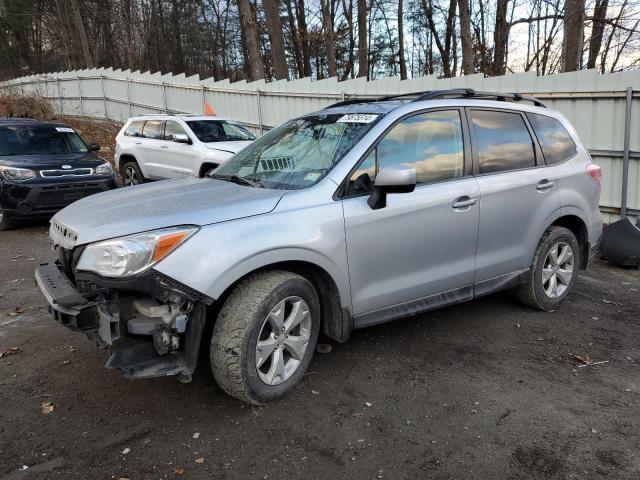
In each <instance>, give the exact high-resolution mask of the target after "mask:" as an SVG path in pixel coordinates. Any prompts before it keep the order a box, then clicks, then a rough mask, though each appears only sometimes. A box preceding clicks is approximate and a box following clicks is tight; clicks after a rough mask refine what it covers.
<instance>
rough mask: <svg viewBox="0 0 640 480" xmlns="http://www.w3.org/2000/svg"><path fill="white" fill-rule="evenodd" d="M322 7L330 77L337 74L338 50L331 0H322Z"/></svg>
mask: <svg viewBox="0 0 640 480" xmlns="http://www.w3.org/2000/svg"><path fill="white" fill-rule="evenodd" d="M320 3H321V8H322V21H323V24H324V48H325V50H326V52H327V69H328V71H329V76H330V77H335V76H336V75H337V70H336V50H335V46H334V44H333V18H332V16H331V9H330V8H329V0H320Z"/></svg>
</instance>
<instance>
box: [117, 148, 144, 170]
mask: <svg viewBox="0 0 640 480" xmlns="http://www.w3.org/2000/svg"><path fill="white" fill-rule="evenodd" d="M127 162H136V163H137V164H138V168H140V164H139V163H138V159H137V158H136V157H134V156H133V155H132V154H131V153H123V154H122V155H120V158H118V171H119V172H120V174H122V167H123V166H124V164H125V163H127Z"/></svg>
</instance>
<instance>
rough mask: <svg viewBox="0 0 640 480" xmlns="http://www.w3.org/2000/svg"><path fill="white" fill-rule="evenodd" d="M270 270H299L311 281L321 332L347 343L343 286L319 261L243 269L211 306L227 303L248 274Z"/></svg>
mask: <svg viewBox="0 0 640 480" xmlns="http://www.w3.org/2000/svg"><path fill="white" fill-rule="evenodd" d="M267 270H286V271H289V272H293V273H297V274H298V275H300V276H302V277H304V278H306V279H307V280H309V281H310V282H311V284H312V285H313V287H314V288H315V290H316V292H317V294H318V300H319V301H320V308H321V312H320V314H321V317H320V318H321V320H320V321H321V325H320V327H321V331H322V333H324V334H325V335H327V336H328V337H329V338H331V339H332V340H335V341H337V342H345V341H346V340H347V339H348V338H349V335H350V333H351V330H352V326H353V322H352V320H351V315H350V313H349V310H348V309H347V308H344V307H343V306H342V301H343V300H344V298H343V295H341V293H340V288H339V287H338V284H337V283H336V281H335V279H334V278H333V277H332V275H331V274H330V273H329V272H328V271H327V270H326V269H325V268H323V267H322V266H320V265H318V264H317V263H314V262H311V261H306V260H285V261H278V262H273V263H269V264H265V265H262V266H260V267H258V268H254V269H252V270H250V271H246V272H244V273H243V274H242V275H240V276H238V277H237V278H235V280H234V281H233V282H232V283H230V284H229V285H228V286H227V287H226V288H225V289H224V291H222V293H221V294H220V295H219V296H218V298H217V299H216V301H215V302H214V305H213V306H212V307H211V308H212V310H213V313H214V314H215V313H217V310H218V309H219V308H220V307H221V306H222V305H223V304H224V302H225V301H226V299H227V297H228V296H229V294H230V293H231V292H232V291H233V289H234V288H235V287H236V286H237V285H238V283H240V282H241V281H242V280H244V279H245V278H246V277H247V276H249V275H252V274H254V273H256V272H260V271H267Z"/></svg>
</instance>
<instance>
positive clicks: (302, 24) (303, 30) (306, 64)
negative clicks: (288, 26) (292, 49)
mask: <svg viewBox="0 0 640 480" xmlns="http://www.w3.org/2000/svg"><path fill="white" fill-rule="evenodd" d="M296 17H297V20H298V33H299V35H300V43H302V66H303V72H304V76H305V77H310V76H311V48H310V46H309V32H308V31H307V17H306V13H305V8H304V0H297V2H296Z"/></svg>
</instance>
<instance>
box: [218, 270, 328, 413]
mask: <svg viewBox="0 0 640 480" xmlns="http://www.w3.org/2000/svg"><path fill="white" fill-rule="evenodd" d="M289 297H300V298H301V299H303V300H304V301H305V302H306V303H307V305H308V307H309V316H310V317H311V320H310V325H311V327H310V333H309V342H308V343H307V346H306V350H305V352H304V355H303V356H302V359H301V360H300V363H299V364H298V366H297V368H296V369H295V370H294V371H293V373H292V374H291V376H290V377H289V378H288V379H286V380H285V381H283V382H282V383H280V384H278V385H269V384H267V383H265V382H264V381H263V380H262V378H261V377H260V375H259V372H258V368H257V366H256V345H257V342H258V339H259V335H260V334H261V331H262V328H263V325H265V322H266V318H267V316H268V315H269V314H270V312H271V311H272V310H273V309H274V308H275V307H276V306H277V305H278V303H279V302H281V301H282V300H284V299H286V298H289ZM319 331H320V302H319V301H318V295H317V294H316V291H315V289H314V288H313V285H312V284H311V282H309V281H308V280H307V279H306V278H304V277H302V276H300V275H297V274H295V273H292V272H287V271H282V270H272V271H265V272H257V273H254V274H251V275H249V276H248V277H247V278H245V279H244V280H242V281H241V282H240V283H239V284H238V285H237V286H236V287H235V288H234V290H233V291H232V292H231V294H230V295H229V297H228V298H227V300H226V301H225V303H224V305H223V306H222V308H221V310H220V313H219V314H218V318H217V320H216V324H215V326H214V329H213V334H212V336H211V352H210V360H211V369H212V370H213V375H214V377H215V379H216V381H217V382H218V385H220V387H221V388H222V389H223V390H224V391H225V392H227V393H228V394H229V395H231V396H233V397H235V398H237V399H239V400H242V401H244V402H248V403H252V404H261V403H264V402H271V401H274V400H278V399H280V398H282V397H284V396H285V395H287V394H288V393H289V392H290V391H291V390H293V388H294V387H295V385H296V384H297V383H298V382H299V381H300V379H301V378H302V376H303V375H304V372H305V371H306V369H307V367H308V366H309V363H310V362H311V357H312V356H313V352H314V350H315V346H316V343H317V341H318V334H319ZM283 336H284V335H283ZM276 338H277V337H276ZM287 338H288V336H287ZM282 352H283V353H282V354H283V355H284V352H285V348H284V345H283V349H282Z"/></svg>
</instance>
